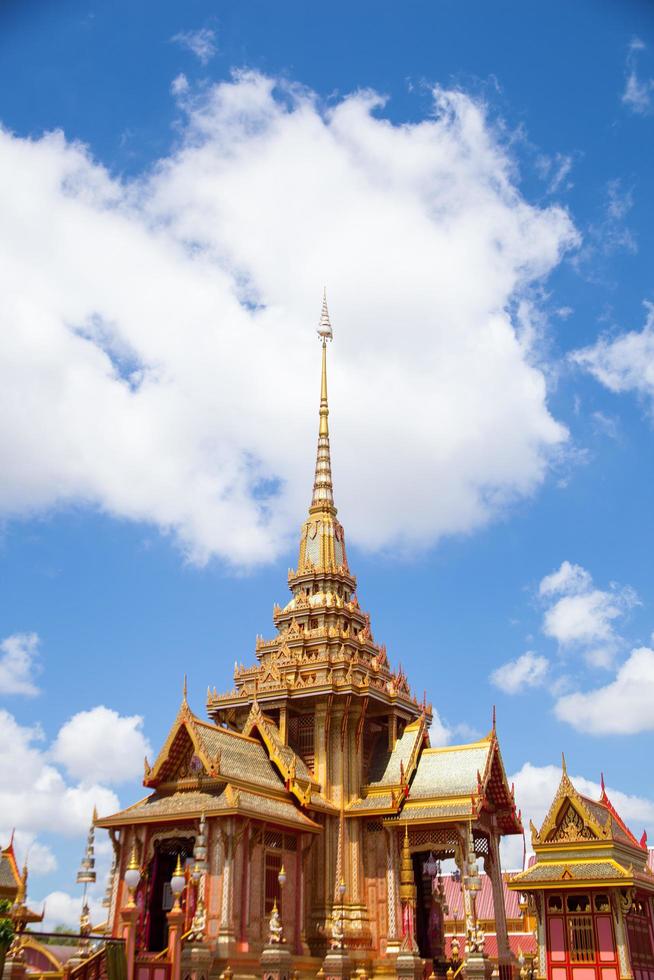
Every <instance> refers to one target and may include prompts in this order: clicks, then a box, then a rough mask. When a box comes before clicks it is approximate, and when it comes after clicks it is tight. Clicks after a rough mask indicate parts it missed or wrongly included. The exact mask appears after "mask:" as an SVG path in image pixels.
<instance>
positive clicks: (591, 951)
mask: <svg viewBox="0 0 654 980" xmlns="http://www.w3.org/2000/svg"><path fill="white" fill-rule="evenodd" d="M568 940H569V945H570V962H571V963H592V962H593V960H594V959H595V934H594V932H593V917H592V915H570V916H568Z"/></svg>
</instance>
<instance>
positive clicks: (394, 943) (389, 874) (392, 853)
mask: <svg viewBox="0 0 654 980" xmlns="http://www.w3.org/2000/svg"><path fill="white" fill-rule="evenodd" d="M384 833H385V834H386V923H387V927H386V929H387V933H388V935H387V939H386V952H387V953H397V952H398V951H399V948H400V935H399V930H398V922H397V919H398V916H397V897H398V890H399V889H398V886H399V882H398V870H397V838H396V836H395V831H394V830H391V829H389V828H388V827H384Z"/></svg>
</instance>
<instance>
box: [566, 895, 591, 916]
mask: <svg viewBox="0 0 654 980" xmlns="http://www.w3.org/2000/svg"><path fill="white" fill-rule="evenodd" d="M567 906H568V912H590V900H589V898H588V895H568V901H567Z"/></svg>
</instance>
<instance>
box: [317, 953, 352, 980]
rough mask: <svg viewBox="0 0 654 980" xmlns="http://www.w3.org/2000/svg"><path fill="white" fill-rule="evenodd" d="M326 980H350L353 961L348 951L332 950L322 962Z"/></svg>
mask: <svg viewBox="0 0 654 980" xmlns="http://www.w3.org/2000/svg"><path fill="white" fill-rule="evenodd" d="M322 969H323V973H324V975H325V980H350V977H351V975H352V961H351V960H350V957H349V955H348V952H347V950H346V949H330V950H329V952H328V953H327V956H326V957H325V958H324V960H323V961H322Z"/></svg>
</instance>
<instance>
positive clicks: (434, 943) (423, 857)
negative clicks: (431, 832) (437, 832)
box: [411, 851, 446, 975]
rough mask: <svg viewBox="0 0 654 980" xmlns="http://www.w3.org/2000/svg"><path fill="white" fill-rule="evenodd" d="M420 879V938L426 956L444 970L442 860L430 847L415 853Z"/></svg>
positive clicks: (437, 969) (416, 876)
mask: <svg viewBox="0 0 654 980" xmlns="http://www.w3.org/2000/svg"><path fill="white" fill-rule="evenodd" d="M411 858H412V861H413V877H414V881H415V883H416V942H417V943H418V949H419V951H420V956H421V957H422V959H427V960H432V961H433V964H434V972H435V973H436V974H437V975H438V974H439V973H441V972H444V970H445V969H446V966H445V917H444V914H443V901H442V898H441V895H440V893H439V889H438V878H437V875H438V871H439V870H440V862H438V861H437V860H436V859H435V858H434V855H433V853H431V852H430V851H419V852H418V853H415V854H413V855H412V856H411Z"/></svg>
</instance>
